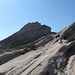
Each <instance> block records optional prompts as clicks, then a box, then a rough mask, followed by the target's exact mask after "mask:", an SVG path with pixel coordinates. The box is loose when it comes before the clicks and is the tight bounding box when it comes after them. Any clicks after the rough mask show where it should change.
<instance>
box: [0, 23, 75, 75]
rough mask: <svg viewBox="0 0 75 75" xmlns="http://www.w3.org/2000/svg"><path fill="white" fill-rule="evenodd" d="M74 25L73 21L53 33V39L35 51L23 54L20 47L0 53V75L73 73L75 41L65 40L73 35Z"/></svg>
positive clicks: (74, 72) (62, 74) (65, 74)
mask: <svg viewBox="0 0 75 75" xmlns="http://www.w3.org/2000/svg"><path fill="white" fill-rule="evenodd" d="M74 27H75V23H73V24H71V25H70V26H68V27H66V28H65V29H63V30H62V31H60V32H59V33H57V34H56V35H53V39H51V40H50V41H48V43H47V44H46V45H44V46H43V47H42V48H41V49H38V50H36V51H34V50H33V51H30V52H28V53H25V54H24V50H23V49H21V50H19V51H16V52H15V51H14V52H6V53H4V54H2V55H0V61H1V62H0V64H1V65H0V75H74V74H75V41H71V42H68V41H67V40H68V38H71V37H75V36H74V34H75V28H74ZM41 39H42V38H41ZM39 40H40V39H39ZM16 54H19V55H18V57H16ZM9 55H11V57H10V58H8V56H9ZM12 57H13V58H12ZM5 59H6V60H5ZM11 59H12V60H11Z"/></svg>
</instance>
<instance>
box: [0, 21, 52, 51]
mask: <svg viewBox="0 0 75 75" xmlns="http://www.w3.org/2000/svg"><path fill="white" fill-rule="evenodd" d="M50 33H51V28H50V27H48V26H46V25H41V24H40V23H38V22H35V23H28V24H27V25H25V26H24V27H23V28H22V29H21V30H20V31H18V32H16V33H15V34H13V35H11V36H10V37H8V38H6V39H4V40H2V41H0V50H5V49H12V48H15V49H17V48H19V47H20V46H23V45H24V47H25V45H27V44H29V43H32V42H33V41H35V40H37V39H39V38H41V37H43V36H45V35H48V34H50Z"/></svg>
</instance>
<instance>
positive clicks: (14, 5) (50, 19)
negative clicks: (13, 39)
mask: <svg viewBox="0 0 75 75" xmlns="http://www.w3.org/2000/svg"><path fill="white" fill-rule="evenodd" d="M36 21H38V22H40V23H41V24H45V25H48V26H50V27H51V28H52V30H51V31H52V32H59V31H60V30H62V29H63V28H65V27H67V26H68V25H70V24H72V23H73V22H75V0H0V40H3V39H5V38H6V37H8V36H10V35H12V34H13V33H15V32H17V31H19V30H20V29H21V28H22V27H23V26H24V25H26V24H27V23H29V22H36Z"/></svg>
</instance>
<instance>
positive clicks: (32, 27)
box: [20, 22, 41, 32]
mask: <svg viewBox="0 0 75 75" xmlns="http://www.w3.org/2000/svg"><path fill="white" fill-rule="evenodd" d="M40 27H41V24H40V23H38V22H33V23H28V24H26V25H25V26H24V27H23V28H22V29H21V30H20V31H24V32H27V31H31V30H36V29H39V28H40Z"/></svg>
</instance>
